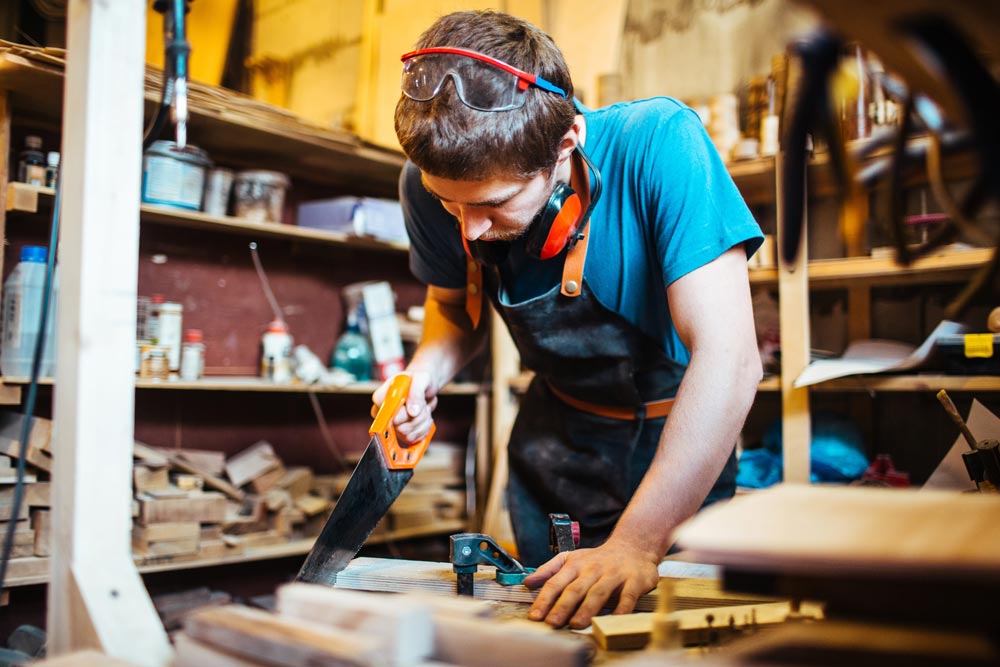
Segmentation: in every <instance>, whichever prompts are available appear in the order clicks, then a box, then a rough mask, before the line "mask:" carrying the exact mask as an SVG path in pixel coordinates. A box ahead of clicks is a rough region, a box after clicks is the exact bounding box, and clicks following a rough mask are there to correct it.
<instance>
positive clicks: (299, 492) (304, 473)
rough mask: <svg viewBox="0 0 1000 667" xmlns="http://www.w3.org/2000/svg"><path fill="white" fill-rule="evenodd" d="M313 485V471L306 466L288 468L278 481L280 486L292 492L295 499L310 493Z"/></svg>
mask: <svg viewBox="0 0 1000 667" xmlns="http://www.w3.org/2000/svg"><path fill="white" fill-rule="evenodd" d="M312 485H313V471H312V470H311V469H310V468H307V467H305V466H293V467H291V468H286V469H285V474H284V476H283V477H282V478H281V480H280V481H279V482H278V488H280V489H284V490H285V491H287V492H288V493H290V494H291V496H292V499H293V500H294V499H295V498H298V497H299V496H304V495H306V494H307V493H309V490H310V489H311V488H312ZM327 500H330V499H329V498H327Z"/></svg>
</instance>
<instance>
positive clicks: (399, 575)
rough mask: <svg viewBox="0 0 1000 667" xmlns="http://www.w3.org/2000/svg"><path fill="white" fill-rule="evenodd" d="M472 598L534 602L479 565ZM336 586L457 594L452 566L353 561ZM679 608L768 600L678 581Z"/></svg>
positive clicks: (644, 599) (648, 607) (652, 601)
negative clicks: (501, 583) (501, 582)
mask: <svg viewBox="0 0 1000 667" xmlns="http://www.w3.org/2000/svg"><path fill="white" fill-rule="evenodd" d="M474 579H475V585H474V591H473V592H474V594H475V595H474V597H476V598H480V599H484V600H494V601H497V602H523V603H528V604H530V603H531V602H533V601H534V599H535V595H536V594H537V593H536V591H532V590H529V589H527V588H525V587H524V586H521V585H518V586H501V585H500V584H498V583H497V581H496V569H495V568H493V567H487V566H482V567H480V568H479V572H477V573H476V574H475V576H474ZM337 587H338V588H347V589H353V590H366V591H382V592H389V593H404V592H417V591H422V592H426V593H437V594H441V595H457V591H456V588H457V587H456V579H455V572H454V571H453V570H452V566H451V563H431V562H426V561H412V560H395V559H384V558H355V559H354V560H352V561H351V562H350V564H349V565H348V566H347V568H345V569H344V571H342V572H340V573H338V574H337ZM674 594H675V597H676V600H675V606H676V607H677V608H678V609H697V608H700V607H713V606H720V605H736V604H755V603H759V602H770V601H772V599H771V598H763V597H757V596H752V595H745V594H739V595H731V594H728V593H726V592H725V591H723V590H722V589H721V587H720V586H719V582H718V581H717V580H714V579H677V580H676V581H675V584H674ZM656 600H657V596H656V593H655V591H654V592H651V593H647V594H646V595H643V596H641V597H640V598H639V601H638V602H637V603H636V611H654V610H655V609H656Z"/></svg>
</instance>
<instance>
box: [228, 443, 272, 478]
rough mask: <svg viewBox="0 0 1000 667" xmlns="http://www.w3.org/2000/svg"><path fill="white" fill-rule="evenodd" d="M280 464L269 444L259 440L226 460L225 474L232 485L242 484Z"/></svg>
mask: <svg viewBox="0 0 1000 667" xmlns="http://www.w3.org/2000/svg"><path fill="white" fill-rule="evenodd" d="M280 465H281V459H279V458H278V455H277V454H275V453H274V448H273V447H271V444H270V443H268V442H265V441H264V440H261V441H260V442H257V443H256V444H254V445H251V446H250V447H248V448H247V449H244V450H243V451H242V452H240V453H239V454H236V455H235V456H232V457H230V458H229V460H228V461H226V475H227V476H228V477H229V481H231V482H232V483H233V485H234V486H243V485H244V484H246V483H248V482H250V481H251V480H254V479H256V478H258V477H260V476H261V475H263V474H264V473H266V472H269V471H271V470H274V469H275V468H277V467H278V466H280Z"/></svg>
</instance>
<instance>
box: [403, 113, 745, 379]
mask: <svg viewBox="0 0 1000 667" xmlns="http://www.w3.org/2000/svg"><path fill="white" fill-rule="evenodd" d="M582 113H583V116H584V118H585V120H586V130H587V132H586V141H585V146H584V147H585V150H586V151H587V154H588V155H589V156H590V159H591V160H592V161H593V162H594V165H595V166H596V167H597V169H598V170H599V171H600V173H601V177H602V181H603V186H604V188H603V193H602V194H601V198H600V201H599V202H598V203H597V205H596V206H595V208H594V211H593V213H592V214H591V218H590V226H589V232H588V233H589V235H590V241H589V248H588V250H587V263H586V267H585V269H584V279H585V281H586V282H587V285H588V286H589V287H590V289H591V291H592V292H593V294H594V296H595V297H596V298H597V300H598V301H600V302H601V304H603V305H604V306H605V307H606V308H608V309H610V310H612V311H615V312H617V313H619V314H621V315H622V316H623V317H625V318H626V319H627V320H628V321H630V322H631V323H632V324H634V325H635V326H637V327H638V328H639V329H640V330H642V331H643V332H645V333H646V334H648V335H649V336H651V337H652V338H653V339H654V340H659V341H662V343H663V350H664V352H665V353H666V354H667V356H668V357H670V358H672V359H674V360H676V361H678V362H679V363H681V364H687V363H688V361H689V358H690V354H689V352H688V351H687V349H686V348H685V347H684V345H683V343H681V340H680V338H679V337H678V335H677V331H676V329H675V328H674V326H673V324H672V322H671V318H670V311H669V309H668V306H667V299H666V293H665V290H666V287H667V286H668V285H670V284H671V283H673V282H674V281H675V280H677V279H678V278H680V277H682V276H684V275H686V274H687V273H690V272H691V271H694V270H695V269H697V268H700V267H702V266H704V265H705V264H708V263H709V262H711V261H712V260H714V259H716V258H717V257H719V256H720V255H722V254H723V253H724V252H726V251H727V250H729V249H730V248H732V247H733V246H735V245H737V244H740V243H742V244H744V245H745V248H746V252H747V256H748V257H749V256H750V255H752V254H753V253H754V252H755V251H756V250H757V248H758V246H760V244H761V242H762V241H763V235H762V234H761V231H760V228H759V227H758V225H757V223H756V222H755V221H754V219H753V216H752V215H751V214H750V211H749V210H748V209H747V206H746V203H745V202H744V201H743V198H742V196H740V193H739V191H738V190H737V189H736V186H735V184H734V183H733V181H732V178H731V177H730V175H729V172H728V171H727V170H726V167H725V165H724V164H723V163H722V160H721V159H720V158H719V155H718V153H717V152H716V150H715V147H714V146H713V145H712V142H711V140H710V139H709V137H708V135H707V134H706V132H705V129H704V127H703V126H702V124H701V120H700V119H699V117H698V115H697V114H696V113H695V112H694V111H692V110H691V109H689V108H688V107H686V106H684V105H683V104H681V103H679V102H677V101H676V100H673V99H670V98H667V97H656V98H652V99H648V100H640V101H635V102H625V103H621V104H615V105H613V106H610V107H606V108H604V109H598V110H594V111H591V110H583V111H582ZM400 200H401V203H402V205H403V213H404V217H405V219H406V229H407V232H408V233H409V236H410V244H411V249H410V268H411V270H412V271H413V274H414V275H415V276H416V277H417V278H418V279H419V280H421V281H423V282H424V283H426V284H429V285H435V286H438V287H444V288H463V287H465V279H466V274H465V266H466V265H465V262H466V258H465V250H464V248H463V246H462V238H461V232H460V230H459V226H458V221H457V220H456V219H455V218H454V217H453V216H452V215H451V214H449V213H448V212H446V211H445V210H444V208H443V207H442V206H441V203H440V202H439V201H437V200H436V199H434V198H433V197H432V196H431V195H430V194H429V193H428V192H427V191H426V190H425V189H424V187H423V185H422V184H421V182H420V171H419V170H418V169H417V168H416V167H415V166H414V165H413V164H412V163H409V162H408V163H407V165H406V167H405V168H404V169H403V173H402V175H401V177H400ZM522 241H523V239H522ZM564 258H565V253H563V254H560V255H559V256H557V257H554V258H552V259H550V260H544V261H543V260H536V259H533V258H531V257H528V256H527V254H526V253H525V251H524V244H523V242H514V243H513V244H512V246H511V251H510V254H509V256H508V258H507V260H506V261H505V262H504V263H503V264H502V265H501V266H500V271H501V277H502V282H503V291H502V293H501V300H502V302H504V303H521V302H523V301H525V300H527V299H530V298H532V297H535V296H538V295H539V294H543V293H545V292H547V291H549V290H550V289H551V288H553V287H554V286H555V285H557V284H558V283H559V281H560V277H561V276H562V267H563V259H564ZM553 326H558V322H553Z"/></svg>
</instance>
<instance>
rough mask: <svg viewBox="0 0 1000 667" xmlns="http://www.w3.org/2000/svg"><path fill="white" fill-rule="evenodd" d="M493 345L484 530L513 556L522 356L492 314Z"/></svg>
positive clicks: (503, 327) (496, 317) (503, 326)
mask: <svg viewBox="0 0 1000 667" xmlns="http://www.w3.org/2000/svg"><path fill="white" fill-rule="evenodd" d="M490 323H491V327H492V328H491V330H490V345H491V353H492V364H493V437H492V438H491V440H492V444H493V479H492V480H491V482H490V492H489V497H488V498H487V501H486V510H485V512H484V515H483V526H482V531H483V532H484V533H486V534H487V535H489V536H490V537H492V538H493V539H494V540H496V542H497V543H498V544H499V545H500V546H501V547H503V548H504V549H507V550H508V551H510V553H514V552H515V551H516V549H515V546H514V532H513V529H512V528H511V525H510V515H509V514H508V512H507V501H506V492H507V441H508V440H510V431H511V429H512V428H513V427H514V420H515V419H516V418H517V409H518V402H517V398H516V397H515V396H514V393H513V392H512V391H511V390H510V380H511V378H513V377H515V376H516V375H517V374H518V373H519V372H520V370H521V355H520V354H518V351H517V347H515V346H514V341H513V340H512V339H511V337H510V334H509V333H508V332H507V327H506V326H505V325H504V322H503V319H501V317H500V315H498V314H497V313H496V312H492V311H491V313H490Z"/></svg>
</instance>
